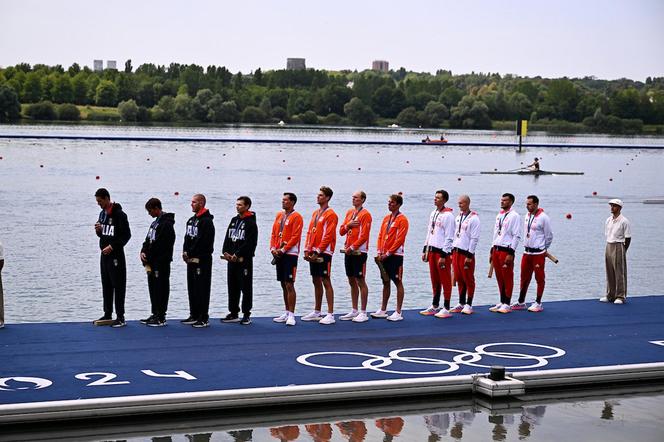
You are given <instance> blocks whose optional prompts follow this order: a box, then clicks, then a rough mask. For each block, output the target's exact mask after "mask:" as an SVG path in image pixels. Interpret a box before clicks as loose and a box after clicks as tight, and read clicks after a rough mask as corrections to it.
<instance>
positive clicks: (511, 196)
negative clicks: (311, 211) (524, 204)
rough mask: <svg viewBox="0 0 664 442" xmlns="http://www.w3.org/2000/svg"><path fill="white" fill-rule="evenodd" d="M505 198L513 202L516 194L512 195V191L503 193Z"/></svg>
mask: <svg viewBox="0 0 664 442" xmlns="http://www.w3.org/2000/svg"><path fill="white" fill-rule="evenodd" d="M503 198H509V199H510V201H512V203H513V202H514V199H515V198H514V195H512V194H511V193H503Z"/></svg>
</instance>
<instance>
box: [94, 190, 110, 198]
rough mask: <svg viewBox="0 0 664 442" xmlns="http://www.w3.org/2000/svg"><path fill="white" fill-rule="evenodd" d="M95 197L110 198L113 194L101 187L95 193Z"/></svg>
mask: <svg viewBox="0 0 664 442" xmlns="http://www.w3.org/2000/svg"><path fill="white" fill-rule="evenodd" d="M95 197H101V198H110V197H111V194H110V193H108V190H106V189H104V188H103V187H100V188H99V189H97V191H96V192H95Z"/></svg>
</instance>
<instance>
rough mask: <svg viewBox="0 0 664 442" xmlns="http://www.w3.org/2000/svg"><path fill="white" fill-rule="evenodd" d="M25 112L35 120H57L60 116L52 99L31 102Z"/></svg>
mask: <svg viewBox="0 0 664 442" xmlns="http://www.w3.org/2000/svg"><path fill="white" fill-rule="evenodd" d="M25 113H26V114H27V115H28V116H29V117H30V118H33V119H35V120H55V119H57V117H58V114H57V112H56V111H55V106H54V105H53V103H51V102H50V101H41V102H39V103H35V104H31V105H29V106H28V108H27V109H26V111H25Z"/></svg>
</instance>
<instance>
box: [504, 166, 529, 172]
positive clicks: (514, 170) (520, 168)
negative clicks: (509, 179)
mask: <svg viewBox="0 0 664 442" xmlns="http://www.w3.org/2000/svg"><path fill="white" fill-rule="evenodd" d="M523 169H527V167H519V168H518V169H512V170H508V172H516V171H517V170H523Z"/></svg>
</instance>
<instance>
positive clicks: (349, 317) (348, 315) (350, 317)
mask: <svg viewBox="0 0 664 442" xmlns="http://www.w3.org/2000/svg"><path fill="white" fill-rule="evenodd" d="M359 314H360V313H359V312H358V311H357V310H353V311H351V312H348V313H346V314H345V315H343V316H339V319H341V320H342V321H352V320H353V318H355V317H356V316H357V315H359Z"/></svg>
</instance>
